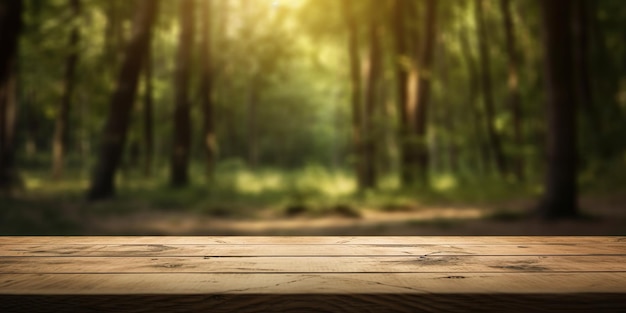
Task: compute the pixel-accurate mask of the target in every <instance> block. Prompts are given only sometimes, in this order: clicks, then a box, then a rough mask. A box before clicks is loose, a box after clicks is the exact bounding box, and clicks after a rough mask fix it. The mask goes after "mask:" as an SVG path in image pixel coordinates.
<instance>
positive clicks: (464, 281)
mask: <svg viewBox="0 0 626 313" xmlns="http://www.w3.org/2000/svg"><path fill="white" fill-rule="evenodd" d="M624 281H626V273H624V272H620V273H575V274H572V273H470V272H442V273H403V274H394V273H385V274H379V273H348V274H315V273H304V274H208V273H186V274H184V273H178V274H166V273H154V274H3V275H2V278H1V279H0V294H4V295H11V294H13V295H16V294H23V295H62V294H72V295H98V294H350V293H356V294H358V293H364V294H385V293H400V294H422V293H427V294H429V293H442V294H454V293H471V294H497V293H503V294H504V293H507V294H532V293H558V294H567V293H626V284H624Z"/></svg>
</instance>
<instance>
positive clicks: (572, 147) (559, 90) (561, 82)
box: [539, 0, 578, 218]
mask: <svg viewBox="0 0 626 313" xmlns="http://www.w3.org/2000/svg"><path fill="white" fill-rule="evenodd" d="M541 8H542V18H543V23H542V24H543V30H544V48H545V62H544V65H545V75H546V80H545V82H546V92H547V99H548V103H547V119H548V133H547V139H548V140H547V154H548V160H547V161H548V162H547V173H546V174H547V175H546V181H545V194H544V198H543V200H542V202H541V203H540V205H539V212H540V213H541V214H542V215H543V216H544V217H546V218H559V217H572V216H576V215H577V214H578V206H577V200H576V198H577V187H576V176H577V175H576V174H577V164H576V163H577V151H576V103H575V96H574V94H573V92H574V90H575V89H574V87H575V84H574V81H573V70H572V64H573V56H572V34H571V28H570V26H571V13H572V3H571V1H569V0H551V1H542V2H541Z"/></svg>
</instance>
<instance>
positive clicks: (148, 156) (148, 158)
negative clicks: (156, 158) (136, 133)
mask: <svg viewBox="0 0 626 313" xmlns="http://www.w3.org/2000/svg"><path fill="white" fill-rule="evenodd" d="M152 54H153V53H152V44H151V42H149V43H148V49H147V51H146V61H145V62H146V64H144V66H145V68H144V82H145V90H144V92H145V94H144V99H143V140H144V142H143V145H144V164H143V166H144V168H143V173H144V177H151V176H152V156H153V154H154V108H153V102H154V101H153V100H154V99H153V89H154V87H153V85H152Z"/></svg>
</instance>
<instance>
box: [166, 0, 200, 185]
mask: <svg viewBox="0 0 626 313" xmlns="http://www.w3.org/2000/svg"><path fill="white" fill-rule="evenodd" d="M194 14H195V10H194V0H180V1H179V17H180V33H179V42H178V52H177V54H176V73H175V75H174V76H175V77H174V94H175V95H174V102H175V104H174V105H175V107H174V138H173V143H172V145H173V146H172V166H171V177H170V183H171V184H172V186H174V187H183V186H186V185H187V184H189V174H188V167H189V151H190V148H191V123H190V122H191V119H190V117H189V114H190V113H189V110H190V106H191V105H190V103H189V80H190V77H191V76H190V72H191V50H192V45H193V32H194Z"/></svg>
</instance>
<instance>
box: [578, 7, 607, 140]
mask: <svg viewBox="0 0 626 313" xmlns="http://www.w3.org/2000/svg"><path fill="white" fill-rule="evenodd" d="M572 11H573V29H574V38H573V42H574V48H573V51H574V68H575V69H576V91H577V94H576V98H578V99H579V101H580V103H579V104H580V106H581V109H583V110H585V116H586V117H587V119H588V121H589V124H591V128H592V129H599V130H600V131H601V133H602V129H603V128H604V126H605V125H604V124H603V123H601V121H600V119H599V117H598V112H597V110H596V108H595V107H594V105H593V91H592V90H593V89H592V84H591V77H592V76H591V71H590V68H589V48H590V46H589V11H590V8H589V3H588V1H587V0H574V1H573V3H572ZM598 142H599V141H598Z"/></svg>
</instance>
